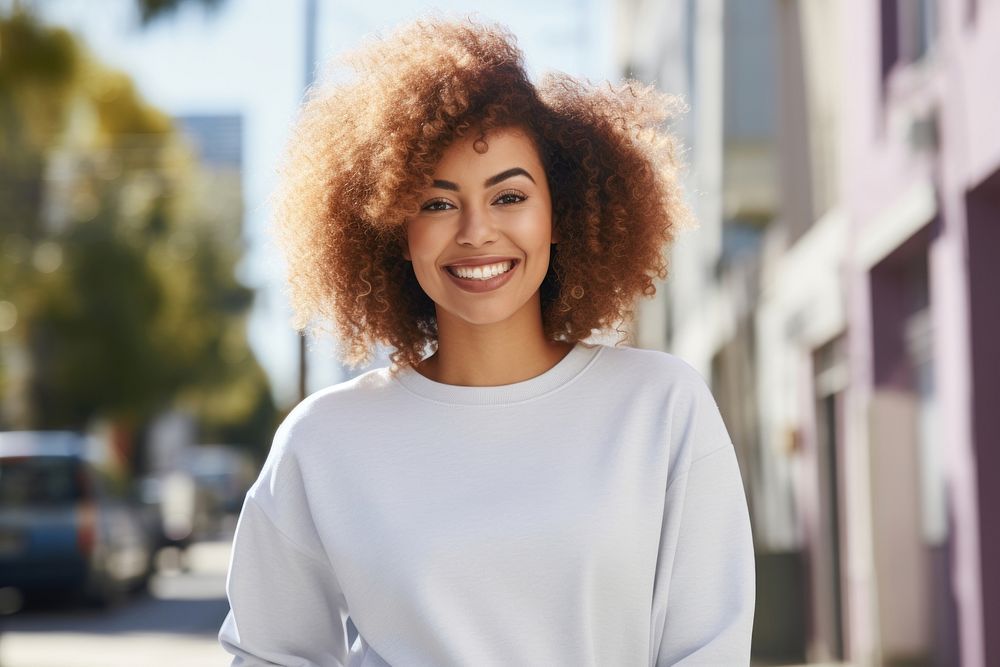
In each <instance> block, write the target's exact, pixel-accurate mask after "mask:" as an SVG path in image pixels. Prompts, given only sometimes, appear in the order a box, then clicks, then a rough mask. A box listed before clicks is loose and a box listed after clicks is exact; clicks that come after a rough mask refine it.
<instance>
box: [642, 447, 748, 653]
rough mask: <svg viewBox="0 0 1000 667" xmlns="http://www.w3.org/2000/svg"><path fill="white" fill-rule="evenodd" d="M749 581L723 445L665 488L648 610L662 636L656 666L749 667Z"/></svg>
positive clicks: (737, 493)
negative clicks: (654, 585)
mask: <svg viewBox="0 0 1000 667" xmlns="http://www.w3.org/2000/svg"><path fill="white" fill-rule="evenodd" d="M754 576H755V575H754V553H753V538H752V535H751V532H750V517H749V514H748V511H747V504H746V498H745V497H744V495H743V482H742V479H741V477H740V471H739V466H738V465H737V462H736V454H735V451H734V449H733V446H732V444H731V443H727V444H725V445H723V446H721V447H717V448H715V449H714V450H712V451H710V452H708V453H707V454H703V455H702V456H700V457H699V458H697V459H695V460H694V461H693V462H692V463H691V465H690V468H689V469H688V471H687V472H686V473H684V474H682V475H681V476H679V477H678V478H676V479H673V480H671V482H670V484H669V486H668V487H667V492H666V505H665V508H664V519H663V533H662V535H661V539H660V560H659V562H658V564H657V573H656V579H657V582H658V586H659V587H660V589H659V590H657V591H656V592H655V593H654V608H653V619H654V624H655V626H656V627H654V631H658V632H659V633H660V634H661V639H660V642H659V650H658V652H657V653H656V662H655V665H656V667H666V666H667V665H714V666H719V665H726V666H729V665H733V666H736V665H748V664H749V663H750V635H751V631H752V629H753V614H754V596H755V592H756V588H755V583H754ZM662 582H667V583H666V584H662Z"/></svg>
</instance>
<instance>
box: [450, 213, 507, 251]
mask: <svg viewBox="0 0 1000 667" xmlns="http://www.w3.org/2000/svg"><path fill="white" fill-rule="evenodd" d="M496 240H497V230H496V227H495V226H494V224H493V220H492V218H491V217H490V215H489V213H488V212H486V211H482V210H480V209H478V208H474V207H467V208H466V209H465V210H464V211H462V215H461V220H460V222H459V228H458V233H457V234H456V235H455V241H457V242H458V244H459V245H464V246H472V247H474V248H476V247H479V246H482V245H486V244H488V243H493V242H494V241H496Z"/></svg>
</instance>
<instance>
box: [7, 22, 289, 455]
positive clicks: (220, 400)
mask: <svg viewBox="0 0 1000 667" xmlns="http://www.w3.org/2000/svg"><path fill="white" fill-rule="evenodd" d="M0 48H2V49H3V57H2V58H0V223H2V225H0V244H2V252H0V278H2V280H3V282H2V283H0V301H7V302H9V303H12V304H13V305H14V307H15V308H16V312H17V320H16V323H15V325H14V326H13V327H12V328H11V329H10V331H7V332H5V333H3V334H0V335H3V336H4V337H5V339H6V340H5V341H4V342H5V346H4V349H8V350H10V349H16V350H20V353H22V354H24V355H25V356H26V357H27V358H28V359H29V360H30V363H29V366H30V369H31V372H30V374H29V375H28V377H27V378H26V379H25V378H22V380H23V382H22V386H19V387H12V386H10V385H11V383H12V379H11V378H7V379H6V382H5V385H6V391H7V392H8V393H9V392H11V391H17V390H19V389H23V390H24V394H25V396H26V397H27V404H26V406H25V409H24V410H23V411H22V413H21V414H19V415H14V416H11V415H7V418H8V421H10V422H11V425H12V426H17V427H33V428H81V427H83V426H84V425H86V424H87V423H88V421H90V420H92V419H94V418H98V417H102V418H108V419H111V420H113V421H114V423H116V424H118V426H119V428H120V429H121V430H122V431H124V432H125V433H131V432H134V431H135V430H136V429H138V428H139V427H140V426H141V424H142V423H144V422H145V421H146V420H148V419H149V418H150V417H151V416H153V415H155V414H156V413H157V412H158V411H160V410H162V409H164V408H166V407H168V406H178V405H180V406H183V407H184V408H185V409H187V410H188V411H189V412H191V413H193V414H195V415H196V416H197V417H198V418H199V419H200V421H201V423H202V425H203V428H204V429H205V430H206V431H207V432H212V433H226V432H238V431H239V426H240V424H241V423H243V422H244V421H245V420H247V419H251V418H253V419H258V420H260V419H266V415H273V413H274V407H273V405H272V403H271V399H270V392H269V389H268V387H267V382H266V379H265V376H264V374H263V372H262V371H261V369H260V367H259V365H258V364H257V362H256V360H255V359H254V358H253V356H252V354H251V353H250V351H249V347H248V345H247V342H246V336H245V315H246V311H247V309H248V307H249V305H250V303H251V300H252V293H251V291H250V290H249V289H247V288H246V287H245V286H243V285H241V284H239V283H238V281H237V280H236V278H235V275H234V267H235V264H236V262H237V261H238V259H239V254H240V252H241V243H240V225H239V223H240V220H239V215H235V216H230V217H229V218H227V219H225V220H221V219H216V218H215V217H213V215H212V214H211V212H209V211H207V210H206V209H205V207H204V206H201V205H200V199H199V196H198V188H197V183H198V182H199V180H200V179H202V178H203V177H204V174H203V173H202V172H201V171H200V168H199V166H198V164H197V161H196V160H195V158H194V156H193V155H192V154H191V152H190V151H189V150H188V149H187V148H186V146H185V144H184V143H183V141H182V140H181V138H180V136H179V134H178V133H177V132H176V131H175V129H174V127H173V124H172V122H171V121H170V119H169V118H168V117H167V116H166V115H164V114H163V113H162V112H160V111H158V110H156V109H154V108H152V107H150V106H149V105H148V104H146V103H145V102H144V101H143V100H142V98H141V97H140V96H139V95H138V93H137V92H136V90H135V88H134V86H133V85H132V83H131V81H130V80H129V79H128V78H127V77H126V76H124V75H123V74H121V73H119V72H115V71H113V70H110V69H108V68H107V67H104V66H103V65H101V64H100V63H98V62H96V61H95V60H94V59H93V58H92V57H91V56H90V55H89V54H88V53H87V52H86V50H85V49H83V47H82V46H81V45H80V44H79V43H78V42H77V41H76V40H75V39H74V38H73V37H72V35H70V34H69V33H68V32H66V31H64V30H61V29H58V28H50V27H45V26H42V25H40V24H39V23H38V22H37V21H36V20H35V19H34V18H33V17H32V16H31V15H30V14H28V13H27V12H24V11H15V12H14V13H13V14H12V15H11V16H9V17H6V18H3V17H0ZM262 415H263V417H262ZM267 433H268V429H264V430H263V432H262V433H261V434H260V435H258V438H266V434H267ZM251 444H256V445H258V446H259V447H260V446H263V445H262V443H261V442H259V441H258V442H256V443H251Z"/></svg>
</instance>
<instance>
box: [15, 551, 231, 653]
mask: <svg viewBox="0 0 1000 667" xmlns="http://www.w3.org/2000/svg"><path fill="white" fill-rule="evenodd" d="M229 549H230V543H229V542H227V541H216V542H202V543H197V544H194V545H192V546H191V547H189V549H188V552H187V555H186V557H187V564H188V569H187V571H185V572H182V571H180V570H179V569H177V568H176V567H170V564H169V563H168V564H167V566H166V567H163V566H162V565H161V568H160V570H159V572H158V573H157V574H156V575H155V576H154V578H153V580H152V582H151V583H150V587H149V593H148V594H140V595H137V596H134V597H132V598H130V599H129V600H128V601H127V602H125V603H123V604H121V605H120V606H118V607H116V608H114V609H113V610H111V611H107V612H102V611H99V610H94V609H85V608H78V607H67V606H56V605H45V606H29V607H28V608H26V609H24V610H22V611H21V612H19V613H17V614H14V615H12V616H9V617H0V667H135V666H137V665H143V666H144V667H145V666H149V667H161V666H162V667H168V666H170V667H174V666H176V665H184V666H185V667H209V666H211V667H218V666H220V665H228V664H229V660H228V657H229V656H228V655H227V654H226V653H225V652H224V651H223V650H222V648H221V647H220V646H219V644H218V642H217V640H216V633H217V632H218V631H219V626H220V625H221V624H222V620H223V618H225V615H226V612H227V611H228V609H229V605H228V603H227V601H226V597H225V595H226V594H225V581H226V567H227V564H228V559H229Z"/></svg>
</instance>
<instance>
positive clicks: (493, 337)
mask: <svg viewBox="0 0 1000 667" xmlns="http://www.w3.org/2000/svg"><path fill="white" fill-rule="evenodd" d="M437 318H438V349H437V352H435V353H434V354H433V355H432V356H430V357H428V358H427V359H425V360H424V361H423V362H421V363H420V364H419V365H418V366H417V370H418V372H420V373H421V374H422V375H424V376H425V377H427V378H429V379H431V380H434V381H436V382H441V383H444V384H452V385H459V386H466V387H495V386H500V385H505V384H514V383H515V382H523V381H524V380H529V379H531V378H533V377H536V376H538V375H541V374H542V373H544V372H545V371H547V370H549V369H550V368H552V367H553V366H555V365H556V364H557V363H559V361H561V360H562V358H563V357H565V356H566V354H568V353H569V351H570V349H572V347H573V345H572V344H571V343H562V342H556V341H551V340H548V339H547V338H546V337H545V332H544V329H543V327H542V311H541V304H540V302H539V297H538V295H537V294H536V295H535V297H534V298H533V299H532V300H531V301H529V302H528V303H527V304H525V307H524V308H522V309H521V310H519V311H518V312H517V313H515V314H514V315H513V316H511V317H510V318H508V319H507V320H504V321H503V322H496V323H492V324H470V323H469V322H466V321H463V320H459V319H457V318H454V317H451V316H450V315H449V314H448V313H447V312H445V311H443V310H441V309H438V313H437Z"/></svg>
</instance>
